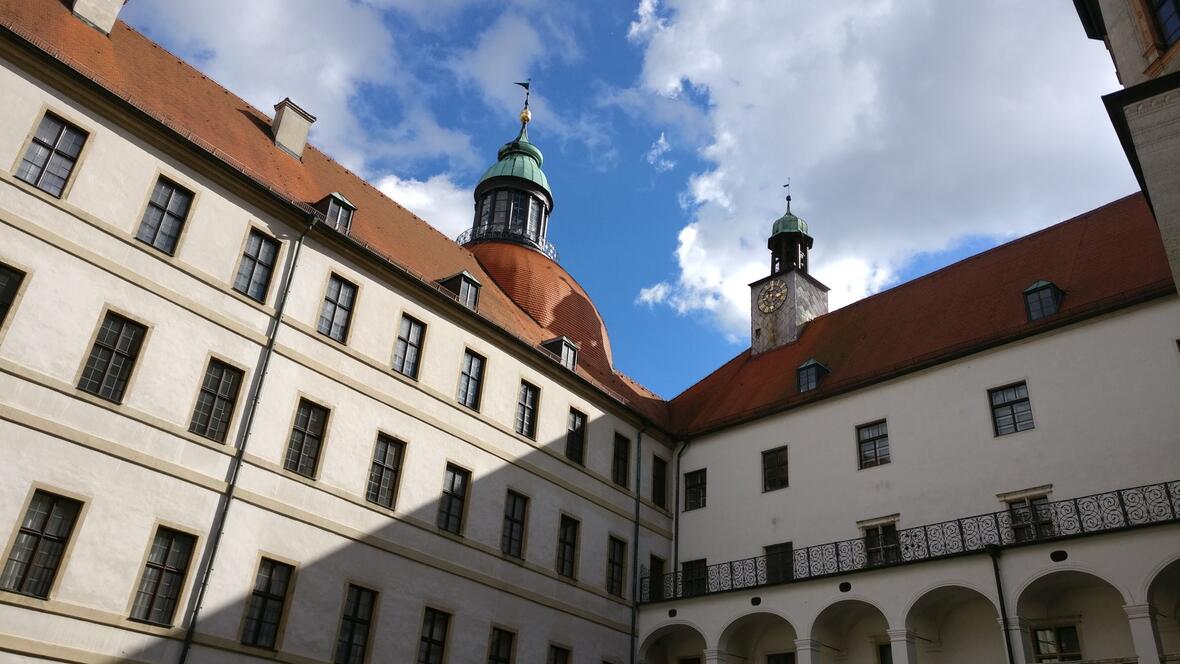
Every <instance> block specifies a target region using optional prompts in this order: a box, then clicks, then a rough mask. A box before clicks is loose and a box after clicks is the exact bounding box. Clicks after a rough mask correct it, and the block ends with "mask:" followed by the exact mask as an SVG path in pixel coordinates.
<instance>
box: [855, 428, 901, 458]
mask: <svg viewBox="0 0 1180 664" xmlns="http://www.w3.org/2000/svg"><path fill="white" fill-rule="evenodd" d="M856 446H857V450H858V456H857V458H858V459H860V467H861V468H869V467H871V466H880V465H881V464H886V463H889V427H888V426H887V425H886V423H885V420H881V421H880V422H873V423H871V424H862V425H860V426H858V427H856ZM903 456H904V455H903ZM903 460H904V459H903Z"/></svg>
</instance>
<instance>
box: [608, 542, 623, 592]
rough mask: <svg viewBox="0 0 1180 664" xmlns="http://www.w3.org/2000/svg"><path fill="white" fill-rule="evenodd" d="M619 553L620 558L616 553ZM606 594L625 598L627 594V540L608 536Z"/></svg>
mask: <svg viewBox="0 0 1180 664" xmlns="http://www.w3.org/2000/svg"><path fill="white" fill-rule="evenodd" d="M616 552H618V553H619V556H620V557H619V558H616V557H615V553H616ZM604 585H605V587H606V592H608V593H610V594H611V595H614V596H615V597H621V598H625V597H626V594H627V540H625V539H623V538H621V537H615V536H614V535H608V536H607V540H606V583H605V584H604Z"/></svg>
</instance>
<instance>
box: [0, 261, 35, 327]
mask: <svg viewBox="0 0 1180 664" xmlns="http://www.w3.org/2000/svg"><path fill="white" fill-rule="evenodd" d="M2 272H8V273H11V275H12V277H15V281H9V282H7V283H6V284H5V288H4V290H0V340H2V339H3V338H4V333H5V332H7V331H8V325H9V323H10V322H11V321H12V319H13V318H15V317H16V316H15V315H14V314H13V312H15V311H16V309H17V307H19V306H20V301H21V297H22V296H23V295H24V293H25V287H26V286H28V284H29V282H30V281H32V279H30V277H29V271H28V270H27V269H25V268H24V267H23V266H18V265H15V264H13V263H11V262H8V261H4V260H0V273H2ZM14 283H15V285H12V284H14ZM5 300H7V301H5Z"/></svg>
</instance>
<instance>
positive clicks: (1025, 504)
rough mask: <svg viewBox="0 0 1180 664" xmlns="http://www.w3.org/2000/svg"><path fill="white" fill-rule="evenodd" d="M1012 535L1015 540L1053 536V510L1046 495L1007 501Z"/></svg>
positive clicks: (1022, 540) (1030, 539) (1029, 540)
mask: <svg viewBox="0 0 1180 664" xmlns="http://www.w3.org/2000/svg"><path fill="white" fill-rule="evenodd" d="M1008 515H1009V516H1010V517H1011V519H1012V536H1013V537H1014V538H1015V539H1016V541H1017V542H1031V541H1033V540H1038V539H1046V538H1049V537H1053V533H1054V530H1053V510H1052V508H1051V507H1050V506H1049V497H1048V496H1031V497H1028V498H1021V499H1020V500H1013V501H1010V502H1009V503H1008Z"/></svg>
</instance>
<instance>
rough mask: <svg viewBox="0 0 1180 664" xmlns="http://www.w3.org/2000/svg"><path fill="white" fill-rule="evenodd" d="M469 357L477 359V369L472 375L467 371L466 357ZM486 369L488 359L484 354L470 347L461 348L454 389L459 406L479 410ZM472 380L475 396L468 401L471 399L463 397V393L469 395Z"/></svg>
mask: <svg viewBox="0 0 1180 664" xmlns="http://www.w3.org/2000/svg"><path fill="white" fill-rule="evenodd" d="M469 357H470V358H471V359H472V360H478V361H479V371H478V372H477V373H476V375H474V376H472V375H471V374H469V373H468V362H467V358H469ZM487 371H488V359H487V358H486V357H485V356H483V355H481V354H479V353H477V352H475V351H473V350H471V349H470V348H464V349H463V359H462V360H460V362H459V381H458V385H457V387H456V390H455V401H457V402H458V403H459V405H460V406H463V407H464V408H467V409H470V410H473V411H475V412H477V413H478V412H479V407H480V406H481V405H482V401H483V384H484V378H485V377H486V376H487ZM472 382H474V383H475V398H474V400H473V401H474V403H468V401H471V399H468V398H465V397H464V394H467V395H468V396H470V395H471V383H472Z"/></svg>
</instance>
